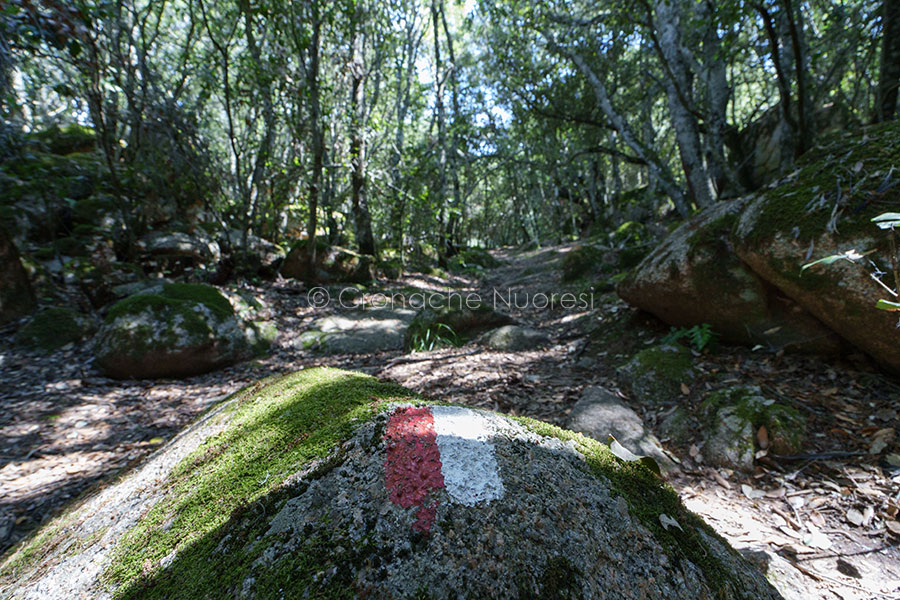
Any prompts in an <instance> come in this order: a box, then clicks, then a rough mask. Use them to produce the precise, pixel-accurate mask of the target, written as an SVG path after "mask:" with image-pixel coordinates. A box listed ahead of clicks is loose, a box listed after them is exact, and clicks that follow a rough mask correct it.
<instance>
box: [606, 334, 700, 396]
mask: <svg viewBox="0 0 900 600" xmlns="http://www.w3.org/2000/svg"><path fill="white" fill-rule="evenodd" d="M691 365H692V361H691V353H690V351H689V350H688V349H687V348H685V347H684V346H680V345H678V344H672V345H670V344H663V345H659V346H652V347H650V348H646V349H644V350H641V351H640V352H638V353H637V354H635V355H634V357H633V358H632V359H631V360H630V361H628V362H627V363H626V364H625V365H624V366H622V367H621V368H619V371H618V374H619V377H620V378H621V379H622V380H623V382H624V383H625V384H626V386H627V387H628V388H629V389H630V390H631V395H632V398H633V399H634V401H635V402H639V403H641V404H648V405H655V404H666V403H670V402H674V401H676V400H677V399H678V398H680V397H681V395H682V393H681V384H682V383H687V382H689V381H690V380H691V379H693V377H694V373H693V370H692V369H691Z"/></svg>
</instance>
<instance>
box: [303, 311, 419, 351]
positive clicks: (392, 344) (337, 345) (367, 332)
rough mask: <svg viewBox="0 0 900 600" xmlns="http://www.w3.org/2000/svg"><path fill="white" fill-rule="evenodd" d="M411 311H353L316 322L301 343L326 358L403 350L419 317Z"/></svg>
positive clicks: (304, 335)
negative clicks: (414, 321) (332, 355)
mask: <svg viewBox="0 0 900 600" xmlns="http://www.w3.org/2000/svg"><path fill="white" fill-rule="evenodd" d="M415 314H416V313H415V311H413V310H409V309H388V308H376V309H370V310H351V311H345V312H341V313H340V314H336V315H331V316H328V317H324V318H322V319H319V320H317V321H315V322H314V323H313V325H312V328H311V329H310V330H309V331H305V332H303V334H302V335H301V336H300V338H299V343H300V345H301V347H302V348H304V349H306V350H316V351H318V352H322V353H325V354H371V353H373V352H384V351H388V350H402V349H403V340H404V336H405V335H406V329H407V327H409V324H410V322H411V321H412V320H413V317H414V316H415Z"/></svg>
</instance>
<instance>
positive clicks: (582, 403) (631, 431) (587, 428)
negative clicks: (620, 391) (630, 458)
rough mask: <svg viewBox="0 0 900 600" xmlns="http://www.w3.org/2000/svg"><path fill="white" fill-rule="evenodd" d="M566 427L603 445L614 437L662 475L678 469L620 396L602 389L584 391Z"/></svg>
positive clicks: (592, 388) (593, 388) (595, 388)
mask: <svg viewBox="0 0 900 600" xmlns="http://www.w3.org/2000/svg"><path fill="white" fill-rule="evenodd" d="M567 427H568V428H569V429H571V430H572V431H577V432H579V433H583V434H585V435H587V436H590V437H592V438H594V439H595V440H597V441H599V442H603V443H606V442H607V441H608V439H609V436H610V435H611V436H613V437H614V438H615V439H616V440H617V441H618V442H619V443H620V444H622V445H623V446H624V447H625V448H626V449H627V450H630V451H631V452H633V453H634V454H637V455H638V456H650V457H652V458H653V459H654V460H655V461H656V462H657V464H658V465H659V466H660V468H661V469H662V470H663V471H671V470H673V469H674V468H675V463H674V462H673V461H672V459H670V458H669V457H668V456H666V454H665V453H664V452H663V449H662V445H661V444H660V443H659V440H658V439H656V436H655V435H653V432H652V431H650V430H649V429H647V427H646V426H645V425H644V421H643V420H642V419H641V417H640V416H638V414H637V413H636V412H634V410H632V409H631V408H630V407H629V406H627V405H626V404H625V403H624V402H622V401H621V400H620V399H619V398H618V396H616V395H615V394H613V393H612V392H610V391H608V390H605V389H603V388H601V387H598V386H590V387H588V388H586V389H585V390H584V392H583V393H582V394H581V398H579V400H578V402H576V403H575V406H574V407H573V408H572V412H571V413H569V421H568V424H567Z"/></svg>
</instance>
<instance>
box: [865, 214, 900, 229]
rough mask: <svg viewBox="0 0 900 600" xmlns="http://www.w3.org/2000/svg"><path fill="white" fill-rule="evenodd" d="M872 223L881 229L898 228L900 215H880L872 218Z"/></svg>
mask: <svg viewBox="0 0 900 600" xmlns="http://www.w3.org/2000/svg"><path fill="white" fill-rule="evenodd" d="M872 222H873V223H875V224H876V225H878V227H880V228H881V229H893V228H894V227H900V213H882V214H880V215H878V216H877V217H873V218H872Z"/></svg>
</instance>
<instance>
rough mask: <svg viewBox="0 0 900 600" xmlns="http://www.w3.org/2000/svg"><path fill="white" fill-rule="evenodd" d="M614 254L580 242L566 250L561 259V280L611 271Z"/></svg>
mask: <svg viewBox="0 0 900 600" xmlns="http://www.w3.org/2000/svg"><path fill="white" fill-rule="evenodd" d="M616 258H617V257H616V254H615V253H614V252H611V251H609V250H604V249H602V248H599V247H597V246H593V245H591V244H581V245H579V246H575V247H574V248H572V249H570V250H569V251H568V252H566V254H565V256H563V260H562V276H561V277H562V280H563V281H575V280H576V279H580V278H581V277H585V276H591V275H597V274H601V273H611V272H613V271H614V270H615V267H616Z"/></svg>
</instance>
